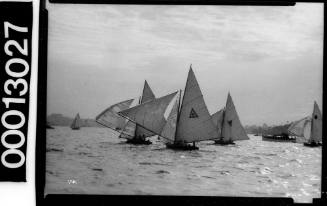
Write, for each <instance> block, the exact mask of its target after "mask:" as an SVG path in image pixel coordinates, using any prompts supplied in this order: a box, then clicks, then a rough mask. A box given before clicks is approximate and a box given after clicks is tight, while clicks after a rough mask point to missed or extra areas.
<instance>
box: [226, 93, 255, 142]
mask: <svg viewBox="0 0 327 206" xmlns="http://www.w3.org/2000/svg"><path fill="white" fill-rule="evenodd" d="M221 136H222V137H223V141H229V140H232V141H235V140H248V139H249V137H248V136H247V134H246V132H245V129H244V128H243V126H242V124H241V121H240V119H239V117H238V114H237V112H236V109H235V105H234V103H233V100H232V97H231V96H230V94H229V93H228V96H227V102H226V107H225V112H224V117H223V127H222V135H221Z"/></svg>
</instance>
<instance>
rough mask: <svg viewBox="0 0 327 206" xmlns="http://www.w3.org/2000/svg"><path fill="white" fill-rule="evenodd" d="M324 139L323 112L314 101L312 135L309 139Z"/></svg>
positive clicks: (314, 140) (318, 140) (317, 140)
mask: <svg viewBox="0 0 327 206" xmlns="http://www.w3.org/2000/svg"><path fill="white" fill-rule="evenodd" d="M321 140H322V114H321V111H320V109H319V107H318V104H317V103H316V102H314V108H313V113H312V122H311V137H310V140H309V141H313V142H321Z"/></svg>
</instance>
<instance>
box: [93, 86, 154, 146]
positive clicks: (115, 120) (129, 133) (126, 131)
mask: <svg viewBox="0 0 327 206" xmlns="http://www.w3.org/2000/svg"><path fill="white" fill-rule="evenodd" d="M154 99H155V95H154V94H153V92H152V90H151V88H150V86H149V84H148V82H147V81H146V80H145V82H144V87H143V91H142V95H141V96H140V98H134V99H129V100H125V101H122V102H119V103H117V104H114V105H112V106H110V107H109V108H107V109H106V110H104V111H103V112H101V113H100V114H99V115H98V116H97V117H96V122H97V123H99V124H101V125H103V126H105V127H108V128H110V129H113V130H115V131H118V132H120V135H119V138H124V139H127V141H126V143H130V144H151V142H150V141H149V140H146V139H145V138H146V137H150V136H153V135H154V134H153V133H152V132H150V131H148V130H146V129H144V128H143V127H140V126H138V125H137V124H135V123H134V122H132V121H129V120H128V119H126V118H124V117H122V116H120V115H118V112H120V111H123V110H126V109H129V108H132V107H134V106H136V105H139V104H142V103H145V102H148V101H151V100H154ZM144 136H145V138H144Z"/></svg>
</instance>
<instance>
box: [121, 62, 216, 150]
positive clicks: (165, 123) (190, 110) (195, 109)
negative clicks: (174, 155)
mask: <svg viewBox="0 0 327 206" xmlns="http://www.w3.org/2000/svg"><path fill="white" fill-rule="evenodd" d="M172 95H173V96H170V98H169V102H168V101H167V102H165V103H167V106H166V104H165V105H164V106H163V107H160V110H159V109H158V108H155V105H157V103H156V102H155V101H156V100H154V101H151V102H149V103H148V104H149V105H148V106H145V104H144V105H143V106H141V105H140V107H141V108H142V109H144V110H145V111H147V113H148V114H158V115H160V116H161V115H162V114H164V115H163V118H164V119H162V120H161V121H160V124H158V120H159V119H158V117H153V118H151V115H147V116H143V115H144V114H145V113H144V112H142V111H141V109H137V107H139V106H136V107H135V109H134V113H135V114H138V116H139V117H140V118H139V119H137V118H135V117H134V116H135V115H131V114H126V113H125V114H124V115H125V116H128V117H129V118H132V119H133V120H134V121H135V122H136V123H138V124H140V125H142V126H143V127H145V128H147V129H149V130H151V131H153V132H154V133H156V134H158V135H160V136H161V137H162V138H160V139H164V141H165V143H166V146H167V148H171V149H181V150H194V149H199V148H198V147H196V146H195V142H198V141H204V140H209V139H216V138H217V137H218V133H217V130H216V128H215V126H214V124H213V122H212V120H211V117H210V114H209V111H208V108H207V106H206V104H205V102H204V99H203V95H202V93H201V90H200V87H199V84H198V82H197V80H196V78H195V75H194V72H193V70H192V67H190V70H189V73H188V77H187V81H186V86H185V91H184V95H183V99H182V100H181V92H179V95H176V93H173V94H172ZM167 100H168V98H167ZM168 104H169V105H168ZM163 108H165V110H166V111H164V110H162V109H163ZM121 113H124V111H123V112H121ZM166 114H167V115H168V117H167V118H166V117H165V115H166ZM167 115H166V116H167ZM165 119H167V120H165ZM159 125H160V126H159ZM154 126H158V127H154ZM189 143H193V145H189Z"/></svg>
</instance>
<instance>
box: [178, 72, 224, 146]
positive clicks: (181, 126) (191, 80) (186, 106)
mask: <svg viewBox="0 0 327 206" xmlns="http://www.w3.org/2000/svg"><path fill="white" fill-rule="evenodd" d="M217 137H218V132H217V129H216V127H215V126H214V124H213V122H212V120H211V116H210V114H209V111H208V108H207V106H206V104H205V102H204V99H203V95H202V92H201V90H200V87H199V84H198V82H197V80H196V78H195V75H194V73H193V70H192V68H190V70H189V73H188V77H187V81H186V86H185V92H184V96H183V100H182V105H181V110H180V114H179V118H178V122H177V132H176V141H182V142H197V141H202V140H208V139H215V138H217Z"/></svg>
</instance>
